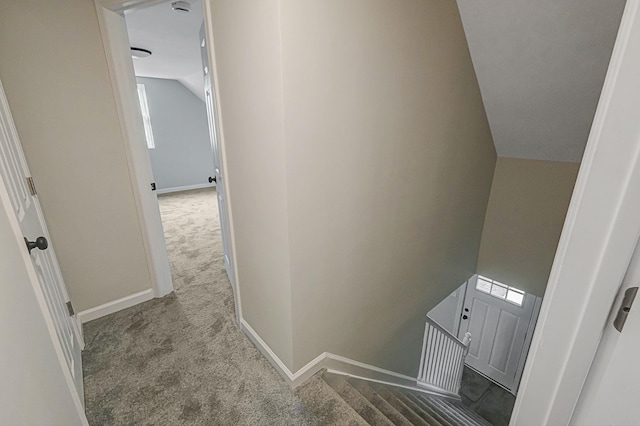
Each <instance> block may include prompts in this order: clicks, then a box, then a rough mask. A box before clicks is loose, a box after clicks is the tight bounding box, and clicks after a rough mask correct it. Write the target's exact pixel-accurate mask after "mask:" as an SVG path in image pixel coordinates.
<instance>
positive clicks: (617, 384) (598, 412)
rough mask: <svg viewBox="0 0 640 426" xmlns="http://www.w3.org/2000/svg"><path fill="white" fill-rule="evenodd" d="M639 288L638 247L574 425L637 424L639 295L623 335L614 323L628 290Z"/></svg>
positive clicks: (639, 414)
mask: <svg viewBox="0 0 640 426" xmlns="http://www.w3.org/2000/svg"><path fill="white" fill-rule="evenodd" d="M638 286H640V247H636V250H635V253H634V255H633V258H632V260H631V263H630V265H629V269H628V270H627V274H626V275H625V278H624V281H623V282H622V286H621V290H620V294H619V295H618V297H617V298H616V301H615V302H614V305H613V309H612V310H611V314H610V315H609V320H608V321H607V324H606V325H605V329H604V333H603V336H602V340H601V341H600V346H599V347H598V352H597V353H596V357H595V358H594V360H593V364H591V369H590V371H589V375H588V376H587V380H586V382H585V385H584V387H583V388H582V393H581V394H580V399H579V400H578V404H577V406H576V409H575V411H574V414H573V417H572V419H571V424H574V425H594V426H595V425H598V426H600V425H638V424H640V404H638V395H640V368H638V366H637V365H636V364H637V363H638V360H640V309H639V308H638V306H640V293H639V294H638V295H636V298H635V300H634V303H633V305H632V306H631V309H629V310H628V316H627V320H626V322H625V323H624V327H623V328H622V331H621V332H620V331H618V330H616V329H615V328H614V327H613V321H614V319H615V317H616V316H617V315H618V311H619V310H620V308H621V307H622V308H624V307H623V306H622V300H623V298H624V294H625V292H626V291H627V289H629V288H630V287H638Z"/></svg>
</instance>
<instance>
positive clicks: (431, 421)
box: [391, 389, 446, 426]
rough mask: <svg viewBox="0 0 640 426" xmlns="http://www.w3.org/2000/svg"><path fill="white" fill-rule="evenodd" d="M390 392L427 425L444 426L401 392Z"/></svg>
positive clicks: (444, 425) (394, 390) (395, 390)
mask: <svg viewBox="0 0 640 426" xmlns="http://www.w3.org/2000/svg"><path fill="white" fill-rule="evenodd" d="M391 392H392V393H393V394H394V395H395V397H396V398H398V399H399V400H400V401H402V402H403V403H404V404H405V405H406V406H407V407H409V408H411V410H413V412H414V413H416V414H417V415H419V416H420V417H421V418H422V419H423V420H424V421H425V422H427V424H429V425H433V426H446V423H445V424H442V423H441V422H439V421H438V420H437V418H435V417H434V416H432V415H431V413H429V412H428V411H427V410H424V409H423V408H422V407H421V406H419V405H418V404H416V403H415V402H414V401H412V400H411V398H409V397H408V396H407V395H405V394H404V393H403V392H401V391H399V390H398V389H393V390H392V391H391Z"/></svg>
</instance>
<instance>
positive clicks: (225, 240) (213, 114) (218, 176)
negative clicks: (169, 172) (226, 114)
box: [200, 25, 236, 292]
mask: <svg viewBox="0 0 640 426" xmlns="http://www.w3.org/2000/svg"><path fill="white" fill-rule="evenodd" d="M200 40H201V43H200V51H201V54H202V64H203V67H204V91H205V103H206V105H207V116H208V119H209V136H210V138H211V146H212V148H213V167H214V173H215V181H216V194H217V196H218V214H219V216H220V231H221V234H222V245H223V248H224V267H225V269H226V270H227V275H228V276H229V281H230V282H231V287H232V288H233V291H234V292H236V281H235V276H234V271H233V262H232V253H231V242H230V241H231V240H230V237H229V217H228V215H227V200H226V193H225V188H224V184H223V182H222V179H223V176H222V175H223V173H222V162H221V161H220V141H219V137H220V134H219V132H218V126H217V117H218V114H217V110H216V95H215V91H214V89H213V86H212V84H211V72H210V70H209V54H208V53H207V46H206V41H205V33H204V25H203V26H202V28H201V29H200Z"/></svg>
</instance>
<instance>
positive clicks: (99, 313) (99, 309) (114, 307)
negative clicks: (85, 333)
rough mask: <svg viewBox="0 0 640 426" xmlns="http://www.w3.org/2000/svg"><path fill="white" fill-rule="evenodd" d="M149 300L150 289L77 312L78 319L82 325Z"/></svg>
mask: <svg viewBox="0 0 640 426" xmlns="http://www.w3.org/2000/svg"><path fill="white" fill-rule="evenodd" d="M151 299H153V289H151V288H150V289H148V290H144V291H141V292H139V293H134V294H132V295H129V296H127V297H123V298H122V299H118V300H114V301H113V302H109V303H105V304H104V305H100V306H96V307H95V308H91V309H87V310H86V311H82V312H78V319H79V320H80V322H81V323H83V324H84V323H86V322H89V321H92V320H94V319H98V318H101V317H104V316H106V315H109V314H112V313H114V312H118V311H121V310H123V309H126V308H130V307H131V306H135V305H137V304H139V303H142V302H146V301H147V300H151Z"/></svg>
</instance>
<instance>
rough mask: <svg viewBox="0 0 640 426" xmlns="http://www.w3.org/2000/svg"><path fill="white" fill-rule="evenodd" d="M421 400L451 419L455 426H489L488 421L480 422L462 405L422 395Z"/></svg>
mask: <svg viewBox="0 0 640 426" xmlns="http://www.w3.org/2000/svg"><path fill="white" fill-rule="evenodd" d="M419 398H420V399H422V401H424V402H425V403H426V404H428V405H430V406H432V407H434V408H435V409H437V410H438V411H439V412H440V413H442V415H443V416H445V417H446V418H448V419H450V421H451V422H452V423H453V424H457V425H470V426H485V425H486V424H487V423H486V420H484V419H482V420H479V419H478V418H476V416H474V415H472V414H471V412H470V411H469V410H468V409H467V408H466V407H464V406H463V405H462V404H460V405H454V404H453V403H452V402H450V401H449V400H447V399H445V398H438V397H434V396H426V395H420V396H419Z"/></svg>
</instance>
